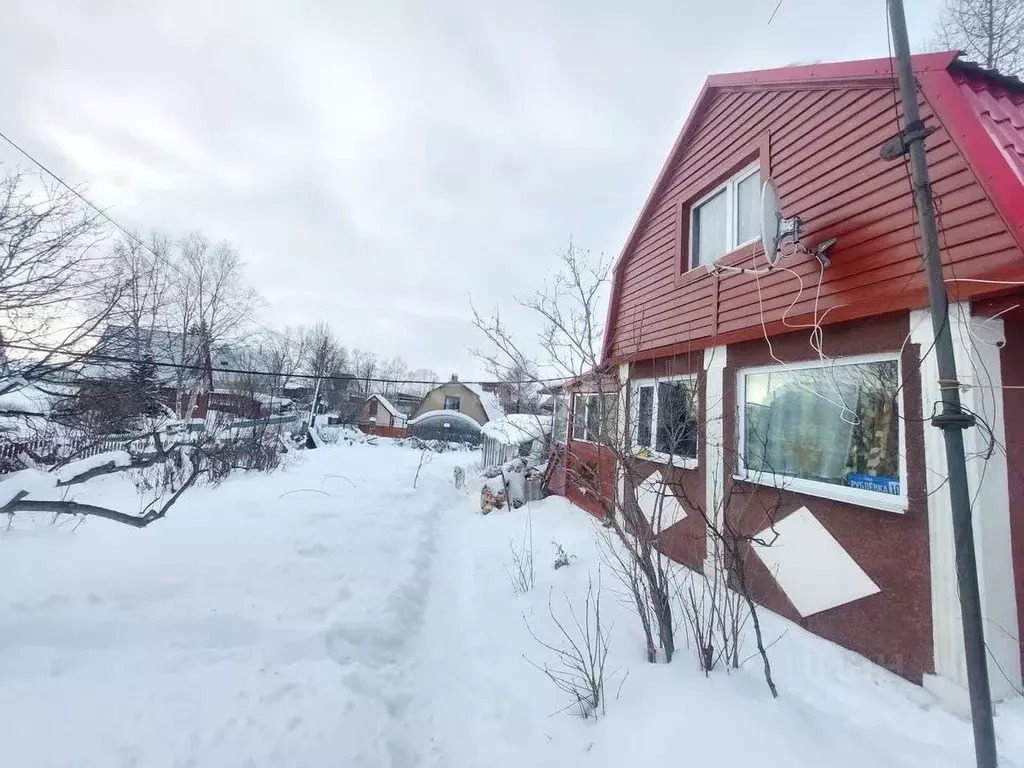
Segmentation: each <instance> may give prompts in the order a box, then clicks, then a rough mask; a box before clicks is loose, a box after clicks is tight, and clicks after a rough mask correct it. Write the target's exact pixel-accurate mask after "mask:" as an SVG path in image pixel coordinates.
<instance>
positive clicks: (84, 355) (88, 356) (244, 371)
mask: <svg viewBox="0 0 1024 768" xmlns="http://www.w3.org/2000/svg"><path fill="white" fill-rule="evenodd" d="M4 347H5V348H7V349H18V350H22V351H25V352H45V353H50V354H54V353H56V354H64V355H67V356H69V357H73V358H75V360H77V361H82V360H95V361H99V362H108V363H127V364H129V365H137V364H138V363H140V362H142V360H140V359H139V358H132V357H123V356H120V355H107V354H103V353H101V352H68V351H66V350H61V349H52V348H48V347H42V346H29V345H24V344H5V345H4ZM146 362H147V363H152V365H154V366H155V367H158V368H172V369H175V370H183V371H193V372H202V373H205V372H206V371H207V370H210V371H211V372H219V373H232V374H239V375H244V376H277V377H283V378H286V379H313V380H317V379H319V380H320V381H348V382H351V381H362V382H373V383H380V384H430V385H432V386H440V385H442V384H445V383H453V384H476V385H484V384H487V385H490V384H497V385H504V384H550V383H555V382H559V383H561V382H564V381H565V378H563V377H559V378H552V379H522V380H518V381H495V380H489V381H464V380H462V379H458V380H455V381H452V382H443V381H435V380H430V379H385V378H380V377H374V376H357V375H356V374H345V375H344V376H341V375H338V374H324V375H322V376H318V375H317V374H315V373H290V374H285V373H283V372H280V371H258V370H254V369H251V368H224V367H220V366H211V367H209V369H208V368H207V366H205V365H198V364H189V363H168V362H159V361H156V360H152V361H146Z"/></svg>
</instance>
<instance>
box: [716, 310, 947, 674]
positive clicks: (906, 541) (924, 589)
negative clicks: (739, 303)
mask: <svg viewBox="0 0 1024 768" xmlns="http://www.w3.org/2000/svg"><path fill="white" fill-rule="evenodd" d="M908 326H909V323H908V316H907V315H906V314H904V313H900V314H892V315H885V316H881V317H877V318H873V319H870V320H863V321H860V322H857V323H850V324H844V325H837V326H833V327H831V328H829V329H828V330H827V331H826V334H825V353H826V354H827V355H828V356H829V357H838V356H840V355H860V354H869V353H878V352H896V351H899V349H900V347H901V345H902V344H903V342H904V339H905V338H906V336H907V333H908V331H909V327H908ZM772 345H773V348H774V351H775V355H776V356H777V357H778V358H780V359H781V360H783V361H786V362H796V361H800V360H809V359H815V358H816V357H817V356H816V354H815V353H814V352H813V350H812V349H811V347H810V346H809V344H808V337H807V333H805V332H798V333H791V334H787V335H785V336H778V337H773V338H772ZM918 355H919V350H918V348H917V345H914V344H910V343H909V342H908V343H907V345H906V347H905V349H904V352H903V356H902V360H901V363H902V375H903V378H904V381H905V384H904V388H903V413H902V415H903V417H904V418H905V422H904V425H905V430H906V443H907V445H906V452H907V473H908V478H907V495H908V499H909V508H908V509H907V511H906V513H905V514H895V513H892V512H883V511H879V510H873V509H869V508H867V507H859V506H855V505H850V504H843V503H839V502H836V501H833V500H831V499H826V498H822V497H818V496H811V495H807V494H801V493H795V492H792V491H786V490H783V491H776V490H775V489H771V488H766V487H765V486H759V485H756V484H753V483H747V482H740V481H733V480H729V481H727V482H729V483H732V484H733V486H734V487H733V489H732V490H733V496H732V499H733V502H734V503H733V504H732V505H731V506H730V508H729V509H728V510H727V512H726V514H727V515H729V516H730V520H731V521H732V523H733V525H735V526H736V528H737V529H738V530H740V531H741V532H744V533H756V532H757V531H759V530H761V529H763V527H764V526H765V524H766V520H765V517H764V514H763V511H762V510H761V508H760V507H759V508H758V510H759V511H758V512H757V513H751V512H750V507H749V506H748V505H745V504H743V501H744V499H745V498H749V496H748V494H751V493H753V492H755V491H756V492H759V493H760V494H761V495H762V497H763V496H764V494H770V495H771V496H773V497H774V496H775V494H779V497H778V498H779V503H780V506H779V508H778V512H777V513H776V520H781V519H784V518H785V517H786V516H787V515H789V514H791V513H792V512H794V511H796V510H797V509H799V508H800V507H803V506H806V507H807V508H808V509H809V510H811V512H812V513H813V514H814V516H815V518H817V520H818V521H819V522H820V523H821V524H822V525H823V526H824V527H825V528H826V529H827V530H828V532H829V533H831V534H832V536H834V537H835V539H836V540H837V541H838V542H839V544H840V545H842V547H843V548H844V549H845V550H846V551H847V552H848V553H849V554H850V556H851V557H852V558H853V559H854V560H855V561H856V562H857V563H858V564H859V565H860V567H861V568H863V569H864V571H865V572H866V573H867V574H868V576H870V577H871V579H872V580H873V581H874V582H875V583H876V584H877V585H878V586H879V588H880V590H881V591H880V592H879V593H878V594H876V595H871V596H869V597H865V598H862V599H860V600H855V601H853V602H851V603H847V604H846V605H841V606H838V607H836V608H832V609H829V610H827V611H822V612H821V613H817V614H814V615H813V616H808V617H806V618H801V617H800V615H799V614H798V613H797V612H796V610H795V609H794V608H793V606H792V604H791V603H790V602H789V600H788V599H787V598H786V597H785V595H784V594H783V593H782V591H781V589H779V587H778V586H777V584H776V582H775V579H774V578H773V577H772V575H771V573H770V572H769V571H768V569H767V568H766V567H765V566H764V565H763V564H762V563H761V561H760V559H759V558H758V557H757V556H756V555H754V554H753V553H752V552H751V551H749V548H747V551H746V553H745V556H744V562H745V563H746V566H747V574H748V576H749V579H750V582H751V586H752V590H753V592H754V595H755V597H756V599H757V600H758V602H760V603H762V604H763V605H765V606H767V607H768V608H770V609H772V610H773V611H777V612H778V613H781V614H782V615H784V616H786V617H787V618H790V619H792V620H794V621H796V622H797V623H799V624H800V625H801V626H803V627H804V628H806V629H808V630H810V631H811V632H814V633H815V634H817V635H820V636H821V637H824V638H827V639H829V640H832V641H834V642H836V643H839V644H840V645H843V646H845V647H847V648H850V649H851V650H854V651H856V652H858V653H860V654H863V655H864V656H866V657H868V658H869V659H871V660H872V661H875V662H876V663H878V664H881V665H882V666H884V667H886V668H888V669H890V670H891V671H893V672H895V673H896V674H899V675H902V676H903V677H906V678H907V679H909V680H912V681H914V682H916V683H920V682H921V676H922V674H923V673H926V672H931V671H932V669H933V658H932V623H931V587H930V565H929V553H928V505H927V498H926V493H925V487H924V472H923V467H924V443H923V431H922V423H921V419H920V413H921V388H920V385H919V383H918V382H919V379H918V376H917V370H918V366H919V356H918ZM773 362H774V361H773V360H772V357H771V355H770V354H769V351H768V347H767V345H766V343H765V342H764V340H763V339H761V340H756V341H750V342H745V343H743V344H737V345H733V346H730V347H729V353H728V367H727V368H726V370H725V392H724V400H725V434H726V436H727V437H728V436H731V437H732V440H733V441H734V442H733V444H734V445H735V439H736V428H737V420H736V413H737V410H736V409H737V404H736V372H737V369H739V368H742V367H747V366H754V365H766V364H771V363H773ZM734 471H735V456H734V455H730V454H728V453H727V456H726V476H727V477H731V476H732V474H733V472H734ZM741 509H746V510H747V511H746V513H745V514H744V513H742V512H741V511H740V510H741Z"/></svg>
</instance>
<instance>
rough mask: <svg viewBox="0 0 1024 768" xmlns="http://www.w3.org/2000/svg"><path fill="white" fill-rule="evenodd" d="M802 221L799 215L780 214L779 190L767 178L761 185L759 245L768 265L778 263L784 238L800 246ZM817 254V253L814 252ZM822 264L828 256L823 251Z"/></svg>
mask: <svg viewBox="0 0 1024 768" xmlns="http://www.w3.org/2000/svg"><path fill="white" fill-rule="evenodd" d="M801 226H803V222H802V221H801V220H800V217H799V216H794V217H793V218H791V219H787V218H785V217H783V215H782V207H781V206H780V204H779V191H778V189H776V187H775V182H774V181H772V180H771V179H767V180H766V181H765V182H764V184H763V185H762V186H761V245H762V247H763V248H764V257H765V259H767V261H768V266H769V267H774V266H775V265H776V264H778V263H779V258H780V256H781V253H780V251H779V249H780V247H781V246H782V241H783V239H784V238H787V237H788V238H790V242H792V243H793V245H795V246H796V247H797V248H800V227H801ZM816 255H817V254H816ZM820 256H821V257H824V259H825V260H824V261H822V263H823V264H825V265H826V266H827V265H828V264H827V259H828V257H827V256H825V254H824V252H823V253H822V254H821V255H820Z"/></svg>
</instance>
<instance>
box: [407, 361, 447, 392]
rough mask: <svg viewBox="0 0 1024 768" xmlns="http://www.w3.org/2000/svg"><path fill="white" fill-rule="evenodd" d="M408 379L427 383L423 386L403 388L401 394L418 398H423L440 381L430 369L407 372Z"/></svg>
mask: <svg viewBox="0 0 1024 768" xmlns="http://www.w3.org/2000/svg"><path fill="white" fill-rule="evenodd" d="M408 378H409V379H411V380H413V381H423V382H427V383H425V384H407V385H405V387H403V389H402V391H403V392H407V393H409V394H410V395H416V396H418V397H424V396H425V395H426V394H427V392H429V391H430V390H431V389H433V388H434V387H435V386H436V385H437V383H438V382H439V381H440V380H441V377H440V376H438V375H437V372H436V371H433V370H431V369H430V368H416V369H415V370H412V371H409V375H408Z"/></svg>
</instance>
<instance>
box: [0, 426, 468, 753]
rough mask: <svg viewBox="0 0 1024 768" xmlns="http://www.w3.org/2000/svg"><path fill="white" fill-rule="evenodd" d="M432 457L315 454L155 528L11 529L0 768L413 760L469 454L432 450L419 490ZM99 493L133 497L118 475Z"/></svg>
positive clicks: (1, 615)
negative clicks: (415, 671)
mask: <svg viewBox="0 0 1024 768" xmlns="http://www.w3.org/2000/svg"><path fill="white" fill-rule="evenodd" d="M418 458H419V454H418V452H416V451H413V450H408V449H398V448H393V447H391V446H386V445H385V446H353V447H350V448H337V449H334V448H327V449H324V450H321V451H310V452H308V453H307V454H306V456H305V461H304V462H303V463H302V464H300V465H299V466H295V467H291V468H290V469H288V470H287V471H284V472H280V473H277V474H275V475H272V476H257V477H248V478H236V479H232V480H230V481H229V482H227V483H225V484H224V485H222V486H221V487H220V488H217V489H201V490H198V491H196V492H195V493H193V494H191V495H190V496H187V497H186V498H185V499H184V500H183V502H182V503H181V505H180V506H179V507H178V508H176V509H175V510H174V513H173V514H172V515H170V516H169V517H168V518H167V520H165V521H162V522H161V523H160V524H159V525H154V526H153V527H151V528H149V529H145V530H143V531H136V530H134V529H127V528H122V527H120V526H115V525H111V524H108V523H106V522H104V521H89V522H87V523H86V524H84V525H82V526H81V527H79V528H78V530H76V531H74V532H72V531H71V529H70V528H68V527H64V528H54V527H52V526H49V525H47V524H45V523H34V524H32V525H24V524H20V525H19V526H17V527H14V528H13V529H11V530H9V531H7V532H6V533H5V534H3V535H2V539H0V584H3V591H2V593H0V722H3V723H5V727H4V729H3V730H4V734H3V737H2V739H3V740H2V754H3V756H4V757H3V759H2V762H3V763H4V764H5V765H11V766H32V767H33V768H35V767H36V766H50V765H52V766H71V765H74V766H83V765H85V766H97V767H98V766H104V767H105V766H136V765H137V766H165V765H166V766H208V765H209V766H235V765H237V766H254V765H256V766H326V765H341V766H350V765H351V766H364V765H365V766H395V767H396V768H400V767H401V766H406V765H414V764H416V756H415V754H414V753H415V748H416V739H410V735H409V734H407V733H406V732H405V731H404V728H403V727H402V720H403V715H404V711H405V709H406V708H407V707H408V705H409V702H410V700H411V696H412V694H413V691H412V690H411V689H410V688H409V683H408V681H409V679H410V674H411V673H410V671H409V669H410V664H411V662H410V660H409V656H410V650H411V648H412V647H413V643H414V641H415V639H416V636H417V634H418V632H419V627H420V626H421V625H422V622H423V610H424V604H425V602H426V598H427V593H428V590H429V578H428V577H429V571H430V567H431V561H432V558H433V553H434V540H435V535H436V532H437V526H438V519H439V514H440V511H441V509H442V508H443V507H445V506H450V504H451V501H452V498H453V496H454V495H455V493H456V492H455V490H454V488H453V487H452V485H451V480H450V478H451V467H452V466H453V465H454V464H455V463H459V462H461V463H466V462H468V461H470V460H472V456H468V455H466V454H446V455H442V456H438V457H436V458H435V459H434V461H433V462H432V463H430V464H429V465H427V466H426V467H425V468H424V470H423V474H422V475H421V477H420V480H419V484H418V485H419V487H418V489H417V490H415V491H414V490H413V489H412V478H413V475H414V474H415V470H416V462H417V461H418ZM90 494H91V498H98V497H102V498H104V499H106V500H107V501H116V500H121V501H122V503H125V504H129V503H131V496H130V493H129V489H128V488H126V487H124V485H123V484H122V483H120V482H111V483H106V484H105V487H103V488H99V489H93V488H90ZM282 494H284V497H283V498H282ZM112 497H114V498H113V499H112ZM57 702H59V706H60V712H59V714H58V713H56V712H55V710H54V705H55V703H57ZM15 724H17V725H18V727H11V726H13V725H15ZM51 734H52V735H51ZM57 734H59V738H54V737H53V736H55V735H57Z"/></svg>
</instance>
